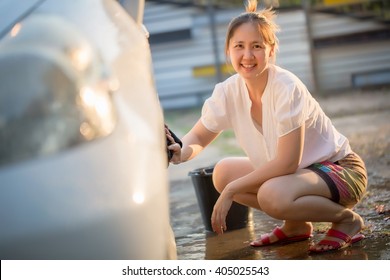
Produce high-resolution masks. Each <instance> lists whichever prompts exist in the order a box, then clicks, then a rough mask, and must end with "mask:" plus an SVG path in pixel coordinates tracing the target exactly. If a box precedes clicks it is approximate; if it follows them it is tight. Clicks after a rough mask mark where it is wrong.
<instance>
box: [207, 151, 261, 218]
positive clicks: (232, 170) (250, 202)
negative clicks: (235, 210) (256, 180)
mask: <svg viewBox="0 0 390 280" xmlns="http://www.w3.org/2000/svg"><path fill="white" fill-rule="evenodd" d="M253 170H254V169H253V166H252V164H251V163H250V161H249V159H248V158H246V157H230V158H225V159H222V160H221V161H219V162H218V163H217V164H216V165H215V167H214V171H213V183H214V186H215V188H216V190H217V191H218V192H219V193H221V192H222V191H223V190H224V189H225V187H226V186H227V185H228V184H229V183H230V182H232V181H234V180H236V179H238V178H240V177H242V176H245V175H247V174H249V173H250V172H252V171H253ZM234 201H236V202H238V203H240V204H243V205H246V206H249V207H252V208H256V209H259V210H261V208H260V205H259V203H258V201H257V192H256V193H246V194H238V195H235V196H234Z"/></svg>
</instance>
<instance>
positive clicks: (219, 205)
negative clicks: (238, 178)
mask: <svg viewBox="0 0 390 280" xmlns="http://www.w3.org/2000/svg"><path fill="white" fill-rule="evenodd" d="M232 203H233V195H231V194H230V193H229V191H228V188H227V186H226V188H225V189H224V190H223V191H222V192H221V194H220V196H219V198H218V200H217V202H216V203H215V205H214V209H213V214H212V215H211V226H212V228H213V231H214V232H216V233H218V234H222V233H223V232H224V231H226V230H227V227H226V216H227V214H228V212H229V210H230V207H231V206H232Z"/></svg>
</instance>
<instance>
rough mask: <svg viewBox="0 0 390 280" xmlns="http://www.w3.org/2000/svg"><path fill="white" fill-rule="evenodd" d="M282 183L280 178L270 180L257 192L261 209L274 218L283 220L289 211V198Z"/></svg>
mask: <svg viewBox="0 0 390 280" xmlns="http://www.w3.org/2000/svg"><path fill="white" fill-rule="evenodd" d="M281 183H282V182H280V180H278V178H273V179H270V180H268V181H266V182H264V183H263V184H262V185H261V187H260V189H259V191H258V192H257V201H258V203H259V205H260V207H261V209H262V210H263V211H264V212H265V213H267V214H268V215H270V216H271V217H273V218H276V219H281V218H282V217H283V215H284V213H285V211H288V209H287V207H288V204H289V199H288V196H286V192H285V191H284V190H285V188H283V186H281V185H280V184H281Z"/></svg>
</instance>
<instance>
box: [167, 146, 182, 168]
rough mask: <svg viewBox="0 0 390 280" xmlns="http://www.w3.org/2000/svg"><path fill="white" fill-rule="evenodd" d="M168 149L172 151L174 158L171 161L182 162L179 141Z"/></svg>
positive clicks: (174, 162)
mask: <svg viewBox="0 0 390 280" xmlns="http://www.w3.org/2000/svg"><path fill="white" fill-rule="evenodd" d="M168 149H169V150H170V151H171V152H172V158H171V160H170V161H169V162H172V163H173V164H179V163H181V147H180V145H179V144H178V143H174V144H172V145H169V146H168Z"/></svg>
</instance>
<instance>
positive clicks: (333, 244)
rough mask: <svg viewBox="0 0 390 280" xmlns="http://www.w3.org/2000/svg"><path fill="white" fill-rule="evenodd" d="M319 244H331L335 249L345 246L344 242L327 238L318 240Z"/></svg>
mask: <svg viewBox="0 0 390 280" xmlns="http://www.w3.org/2000/svg"><path fill="white" fill-rule="evenodd" d="M317 245H326V246H331V247H332V248H333V249H338V248H340V247H341V246H343V243H341V242H337V241H333V240H326V239H325V240H321V241H320V242H318V243H317Z"/></svg>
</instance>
